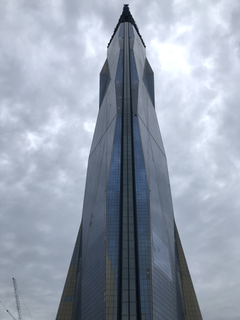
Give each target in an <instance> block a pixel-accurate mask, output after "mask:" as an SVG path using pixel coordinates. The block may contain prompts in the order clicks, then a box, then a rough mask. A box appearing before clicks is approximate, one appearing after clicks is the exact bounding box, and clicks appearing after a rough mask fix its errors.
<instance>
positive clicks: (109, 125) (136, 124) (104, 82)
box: [56, 5, 202, 320]
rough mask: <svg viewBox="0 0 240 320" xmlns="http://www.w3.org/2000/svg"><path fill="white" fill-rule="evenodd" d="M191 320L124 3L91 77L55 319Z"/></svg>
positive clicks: (163, 170)
mask: <svg viewBox="0 0 240 320" xmlns="http://www.w3.org/2000/svg"><path fill="white" fill-rule="evenodd" d="M103 319H106V320H156V319H159V320H163V319H168V320H201V319H202V317H201V312H200V309H199V306H198V302H197V298H196V295H195V292H194V288H193V285H192V281H191V277H190V274H189V271H188V267H187V263H186V260H185V257H184V253H183V250H182V246H181V242H180V239H179V236H178V232H177V228H176V225H175V221H174V214H173V206H172V199H171V191H170V185H169V177H168V169H167V161H166V155H165V151H164V147H163V143H162V138H161V134H160V130H159V126H158V122H157V117H156V112H155V100H154V77H153V71H152V69H151V66H150V64H149V62H148V60H147V58H146V53H145V44H144V42H143V40H142V38H141V36H140V34H139V30H138V28H137V26H136V23H135V21H134V19H133V17H132V15H131V13H130V12H129V8H128V5H124V8H123V13H122V15H121V17H120V19H119V22H118V24H117V26H116V28H115V30H114V33H113V36H112V38H111V40H110V42H109V44H108V52H107V59H106V61H105V63H104V65H103V68H102V71H101V73H100V98H99V114H98V119H97V124H96V129H95V133H94V137H93V142H92V146H91V151H90V155H89V162H88V171H87V179H86V189H85V197H84V205H83V214H82V222H81V226H80V229H79V233H78V237H77V241H76V245H75V248H74V252H73V256H72V260H71V264H70V267H69V271H68V275H67V279H66V283H65V287H64V290H63V294H62V298H61V302H60V306H59V310H58V314H57V318H56V320H103Z"/></svg>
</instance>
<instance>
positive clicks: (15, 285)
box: [12, 278, 22, 320]
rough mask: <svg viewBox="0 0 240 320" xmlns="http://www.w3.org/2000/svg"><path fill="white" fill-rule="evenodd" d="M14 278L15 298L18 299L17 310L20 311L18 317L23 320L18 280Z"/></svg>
mask: <svg viewBox="0 0 240 320" xmlns="http://www.w3.org/2000/svg"><path fill="white" fill-rule="evenodd" d="M12 280H13V287H14V293H15V299H16V305H17V311H18V319H19V320H22V312H21V307H20V301H19V294H18V286H17V280H16V279H14V278H12Z"/></svg>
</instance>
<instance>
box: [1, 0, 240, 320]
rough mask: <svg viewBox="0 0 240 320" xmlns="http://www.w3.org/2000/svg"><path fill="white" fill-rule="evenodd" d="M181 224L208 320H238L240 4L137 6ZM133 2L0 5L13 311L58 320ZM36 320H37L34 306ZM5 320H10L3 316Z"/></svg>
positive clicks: (4, 221) (4, 285)
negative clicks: (103, 104)
mask: <svg viewBox="0 0 240 320" xmlns="http://www.w3.org/2000/svg"><path fill="white" fill-rule="evenodd" d="M130 9H131V12H132V14H133V16H134V18H135V19H136V22H137V24H138V27H139V29H140V33H141V34H142V36H143V39H144V41H145V43H146V45H147V55H148V58H149V61H150V63H151V65H152V68H153V70H154V73H155V91H156V110H157V113H158V118H159V123H160V128H161V131H162V136H163V141H164V145H165V149H166V153H167V157H168V164H169V172H170V180H171V186H172V195H173V203H174V208H175V216H176V220H177V224H178V228H179V232H180V236H181V239H182V242H183V247H184V250H185V253H186V256H187V260H188V264H189V268H190V271H191V274H192V277H193V282H194V284H195V289H196V292H197V295H198V298H199V303H200V307H201V310H202V314H203V318H204V319H206V320H214V319H219V320H221V319H222V320H225V319H229V320H235V319H238V317H239V313H240V310H239V301H238V296H239V278H240V277H239V271H238V270H239V268H238V266H239V248H238V243H239V240H240V239H239V232H238V230H239V223H240V219H239V214H238V212H239V207H240V201H239V195H238V194H239V191H238V190H239V167H240V162H239V159H240V154H239V153H240V146H239V135H240V129H239V116H240V114H239V100H240V96H239V89H238V86H239V85H238V84H239V74H240V73H239V70H240V63H239V58H240V56H239V52H240V51H239V43H240V42H239V15H240V8H239V2H238V1H237V0H236V1H235V0H231V1H229V2H228V3H226V2H224V1H197V0H194V1H191V2H189V1H162V2H161V3H158V2H155V1H150V2H149V3H148V4H147V5H146V4H144V3H142V2H140V1H137V0H136V1H134V2H133V3H132V4H131V5H130ZM121 10H122V3H120V2H119V1H117V2H116V1H115V2H113V1H112V2H110V3H108V4H107V5H106V4H102V3H101V2H96V3H94V2H93V1H87V2H84V3H81V2H79V1H75V0H71V1H55V0H52V1H41V2H39V3H37V2H36V3H35V2H34V3H33V2H32V1H18V2H14V1H11V0H10V1H2V2H1V4H0V30H1V31H0V41H1V43H2V46H1V49H0V83H1V93H0V164H1V165H0V177H1V180H0V220H1V224H0V226H1V227H0V239H1V242H0V243H1V246H0V252H1V262H0V264H1V274H0V283H1V286H0V300H1V301H3V303H4V304H5V305H6V306H7V308H9V310H10V311H11V312H12V313H13V314H14V315H16V308H15V301H14V293H13V288H12V283H11V278H12V277H16V278H17V281H18V284H19V289H20V292H21V293H22V295H23V298H24V300H25V302H26V304H27V306H28V308H29V310H30V312H31V314H32V317H33V318H34V319H36V320H37V319H54V317H55V315H56V312H57V308H58V303H59V300H60V296H61V292H62V287H63V284H64V281H65V277H66V273H67V268H68V265H69V262H70V258H71V254H72V250H73V246H74V242H75V239H76V235H77V231H78V227H79V223H80V219H81V209H82V201H83V194H84V185H85V175H86V166H87V158H88V152H89V149H90V145H91V138H92V134H93V128H94V124H95V121H96V117H97V111H98V84H99V72H100V70H101V67H102V65H103V62H104V60H105V58H106V46H107V43H108V41H109V39H110V37H111V35H112V32H113V29H114V27H115V25H116V23H117V21H118V19H119V16H120V14H121ZM22 309H23V315H24V319H26V320H27V319H30V317H29V316H28V314H27V312H26V310H24V305H23V303H22ZM0 318H1V319H3V320H5V319H6V320H7V319H9V315H7V313H6V312H5V310H4V309H3V308H2V307H1V308H0Z"/></svg>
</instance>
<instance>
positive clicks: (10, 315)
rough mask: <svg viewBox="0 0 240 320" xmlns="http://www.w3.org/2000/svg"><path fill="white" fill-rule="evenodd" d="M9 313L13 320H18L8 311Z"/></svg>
mask: <svg viewBox="0 0 240 320" xmlns="http://www.w3.org/2000/svg"><path fill="white" fill-rule="evenodd" d="M7 312H8V313H9V314H10V316H11V317H12V318H13V320H16V319H15V318H14V316H13V315H12V314H11V312H10V311H9V310H7Z"/></svg>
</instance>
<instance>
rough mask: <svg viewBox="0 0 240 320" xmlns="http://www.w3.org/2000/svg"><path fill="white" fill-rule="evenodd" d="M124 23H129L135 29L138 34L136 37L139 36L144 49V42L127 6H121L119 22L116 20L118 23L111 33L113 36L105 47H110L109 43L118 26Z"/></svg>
mask: <svg viewBox="0 0 240 320" xmlns="http://www.w3.org/2000/svg"><path fill="white" fill-rule="evenodd" d="M124 22H129V23H131V24H132V25H133V26H134V27H135V29H136V31H137V33H138V35H139V37H140V39H141V41H142V43H143V45H144V47H146V45H145V43H144V41H143V39H142V36H141V35H140V33H139V30H138V27H137V24H136V22H135V20H134V19H133V16H132V15H131V12H130V10H129V5H128V4H124V6H123V12H122V14H121V16H120V18H119V20H118V23H117V25H116V27H115V29H114V31H113V35H112V37H111V39H110V41H109V43H108V46H107V47H109V46H110V43H111V41H112V39H113V37H114V36H115V33H116V31H117V29H118V27H119V25H120V24H121V23H124Z"/></svg>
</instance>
